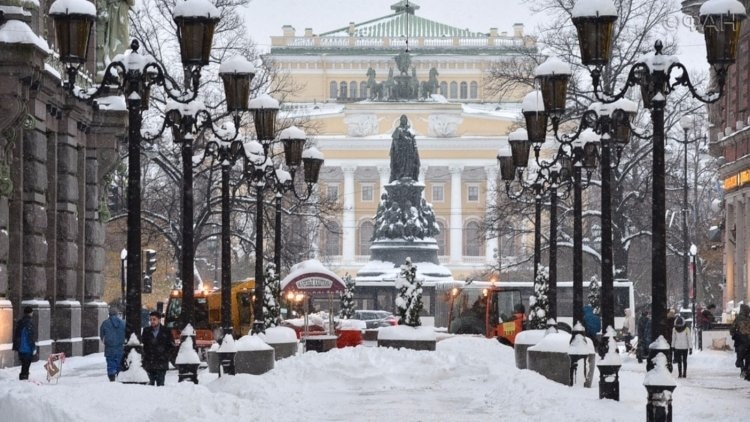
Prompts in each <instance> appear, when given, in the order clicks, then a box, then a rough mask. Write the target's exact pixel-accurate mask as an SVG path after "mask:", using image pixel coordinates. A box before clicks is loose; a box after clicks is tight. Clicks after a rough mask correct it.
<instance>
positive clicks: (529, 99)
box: [521, 68, 544, 111]
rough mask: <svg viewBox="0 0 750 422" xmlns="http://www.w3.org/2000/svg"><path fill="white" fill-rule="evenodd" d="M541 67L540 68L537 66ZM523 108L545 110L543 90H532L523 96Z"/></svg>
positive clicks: (525, 109) (524, 109)
mask: <svg viewBox="0 0 750 422" xmlns="http://www.w3.org/2000/svg"><path fill="white" fill-rule="evenodd" d="M537 69H539V68H537ZM521 110H523V111H544V101H543V99H542V91H538V90H537V91H531V92H529V93H528V94H526V96H525V97H523V101H522V102H521Z"/></svg>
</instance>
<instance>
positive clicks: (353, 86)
mask: <svg viewBox="0 0 750 422" xmlns="http://www.w3.org/2000/svg"><path fill="white" fill-rule="evenodd" d="M349 98H357V83H356V82H354V81H351V82H349Z"/></svg>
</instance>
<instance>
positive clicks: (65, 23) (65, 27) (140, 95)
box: [50, 0, 243, 336]
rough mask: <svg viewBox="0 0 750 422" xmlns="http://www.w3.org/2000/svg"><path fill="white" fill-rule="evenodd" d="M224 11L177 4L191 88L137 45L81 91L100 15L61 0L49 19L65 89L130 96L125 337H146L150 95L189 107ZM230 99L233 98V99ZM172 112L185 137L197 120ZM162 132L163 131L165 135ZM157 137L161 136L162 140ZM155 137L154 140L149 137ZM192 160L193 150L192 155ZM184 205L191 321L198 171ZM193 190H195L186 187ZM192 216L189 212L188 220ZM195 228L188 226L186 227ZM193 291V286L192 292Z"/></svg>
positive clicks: (202, 0)
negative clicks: (144, 194)
mask: <svg viewBox="0 0 750 422" xmlns="http://www.w3.org/2000/svg"><path fill="white" fill-rule="evenodd" d="M219 15H220V14H219V11H218V9H216V8H215V7H214V6H213V5H212V4H211V3H210V2H208V1H207V0H190V1H189V2H181V3H178V5H177V6H176V7H175V10H174V21H175V24H176V27H177V37H178V39H179V42H180V52H181V57H182V64H183V68H184V69H185V74H186V75H187V80H186V81H185V85H186V86H185V87H184V88H183V87H180V86H177V85H176V84H175V83H174V82H173V81H172V80H171V79H169V78H167V77H165V72H164V70H163V69H162V68H161V67H160V66H159V65H158V64H157V63H156V62H155V61H154V60H153V58H152V57H150V56H144V55H141V54H140V53H138V48H139V43H138V41H136V40H134V41H133V42H132V43H131V50H132V51H131V53H130V54H128V55H126V56H118V57H116V58H115V61H113V62H112V63H110V64H109V66H108V67H107V69H106V70H105V71H104V79H103V80H102V83H101V85H100V86H99V87H98V88H96V89H95V90H93V91H90V92H81V91H80V90H78V89H77V88H75V87H74V82H75V78H76V75H77V74H78V70H79V68H80V67H81V65H83V64H84V63H85V62H86V53H87V49H88V48H87V47H88V43H89V38H90V33H91V28H92V26H93V22H94V18H95V16H96V10H95V9H94V6H93V5H92V4H90V3H87V2H78V3H73V2H66V1H63V0H58V1H56V2H55V3H53V4H52V5H51V6H50V16H51V17H52V19H53V20H54V22H55V29H56V35H57V44H58V47H59V50H60V51H59V53H60V60H61V61H62V62H63V63H64V64H65V66H66V67H67V76H68V80H67V81H66V82H65V87H66V89H67V90H68V91H69V93H70V94H71V95H74V96H75V97H77V98H79V99H81V100H85V101H89V102H93V101H94V100H95V99H96V98H98V97H101V96H104V95H113V93H117V94H122V95H124V97H125V99H126V105H127V109H128V192H127V203H128V218H127V224H128V238H127V288H126V290H127V294H126V295H127V307H126V322H127V334H128V335H130V334H131V333H134V334H136V335H137V336H140V310H141V221H140V218H141V200H140V178H141V164H140V144H141V141H142V140H143V139H145V137H144V136H143V135H142V134H141V126H142V115H141V113H142V111H143V110H145V109H147V108H148V105H149V104H148V103H149V97H150V90H151V87H152V86H154V85H160V86H162V87H163V88H164V92H165V94H166V95H167V96H168V97H170V98H171V99H172V100H174V101H176V102H178V103H180V104H187V103H190V102H191V101H193V100H194V99H195V98H196V97H197V95H198V86H199V83H200V74H201V69H202V67H203V66H206V65H207V64H208V62H209V56H210V50H211V43H212V39H213V33H214V28H215V27H216V24H217V23H218V21H219ZM238 76H239V75H235V76H231V75H228V76H227V77H226V78H224V82H225V89H226V90H227V93H229V92H230V91H232V92H237V91H238V89H237V85H238V84H240V85H241V84H242V83H243V82H242V78H241V77H238ZM227 95H228V97H227V100H228V102H229V101H230V99H229V94H227ZM177 109H178V107H173V108H172V112H171V113H170V112H168V113H167V116H166V119H165V124H164V126H163V127H162V129H161V131H163V130H164V127H166V126H167V125H169V126H171V127H173V128H176V131H177V132H180V133H181V134H185V131H184V130H181V129H188V128H190V127H191V126H193V125H195V123H196V119H195V115H194V114H193V115H191V116H189V117H188V118H183V116H182V115H181V113H180V112H179V111H177ZM161 131H160V133H161ZM157 136H158V135H157ZM149 139H150V138H149ZM175 139H179V140H180V141H183V157H187V156H188V154H187V153H188V152H190V153H191V152H192V135H187V136H182V135H181V136H178V137H176V138H175ZM188 158H189V159H188V162H189V163H191V162H192V161H191V160H192V153H191V154H190V156H189V157H188ZM185 178H186V179H185V183H184V185H185V186H184V188H185V189H184V192H183V195H184V198H183V200H184V202H185V204H186V205H187V203H188V202H190V204H189V205H190V206H189V207H185V208H184V209H183V230H184V232H183V257H182V261H183V262H182V278H183V312H184V313H183V315H184V317H183V319H184V322H185V323H187V322H189V321H191V320H192V309H193V308H192V306H193V300H192V298H193V284H192V281H193V245H192V168H190V170H189V171H187V172H186V173H185ZM188 187H189V189H188ZM188 214H189V215H188ZM188 225H189V227H188ZM186 286H187V287H186Z"/></svg>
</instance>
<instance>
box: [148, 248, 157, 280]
mask: <svg viewBox="0 0 750 422" xmlns="http://www.w3.org/2000/svg"><path fill="white" fill-rule="evenodd" d="M155 272H156V251H155V250H153V249H146V275H147V276H149V277H150V276H151V275H152V274H153V273H155Z"/></svg>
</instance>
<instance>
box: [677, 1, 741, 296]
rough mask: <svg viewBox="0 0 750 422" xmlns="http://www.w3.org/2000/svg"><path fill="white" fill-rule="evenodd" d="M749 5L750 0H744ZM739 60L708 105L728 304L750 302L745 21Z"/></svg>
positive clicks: (687, 8)
mask: <svg viewBox="0 0 750 422" xmlns="http://www.w3.org/2000/svg"><path fill="white" fill-rule="evenodd" d="M740 1H741V2H742V3H743V4H744V5H745V8H746V9H748V10H750V1H749V0H740ZM704 2H705V1H704V0H685V1H683V2H682V6H683V12H685V13H686V14H688V15H691V16H693V17H694V18H695V17H696V16H697V10H698V9H699V7H700V5H701V4H703V3H704ZM737 50H738V51H737V62H736V63H735V64H734V65H733V66H731V67H730V68H729V71H728V73H727V82H726V87H725V90H724V96H723V97H722V98H721V99H720V100H719V101H718V102H716V103H714V104H712V105H710V106H709V121H710V123H711V127H710V130H709V136H710V142H709V151H710V153H711V154H712V155H713V156H715V157H723V158H724V160H725V163H724V164H723V165H722V166H721V167H720V168H719V180H721V181H722V185H723V188H724V277H725V281H726V285H725V288H724V303H725V304H726V303H727V302H729V301H734V304H735V306H736V305H737V303H739V302H741V301H744V302H745V303H750V288H748V282H749V281H750V265H748V264H749V263H750V25H748V24H747V20H746V21H744V22H743V25H742V30H741V32H740V39H739V44H738V49H737Z"/></svg>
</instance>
